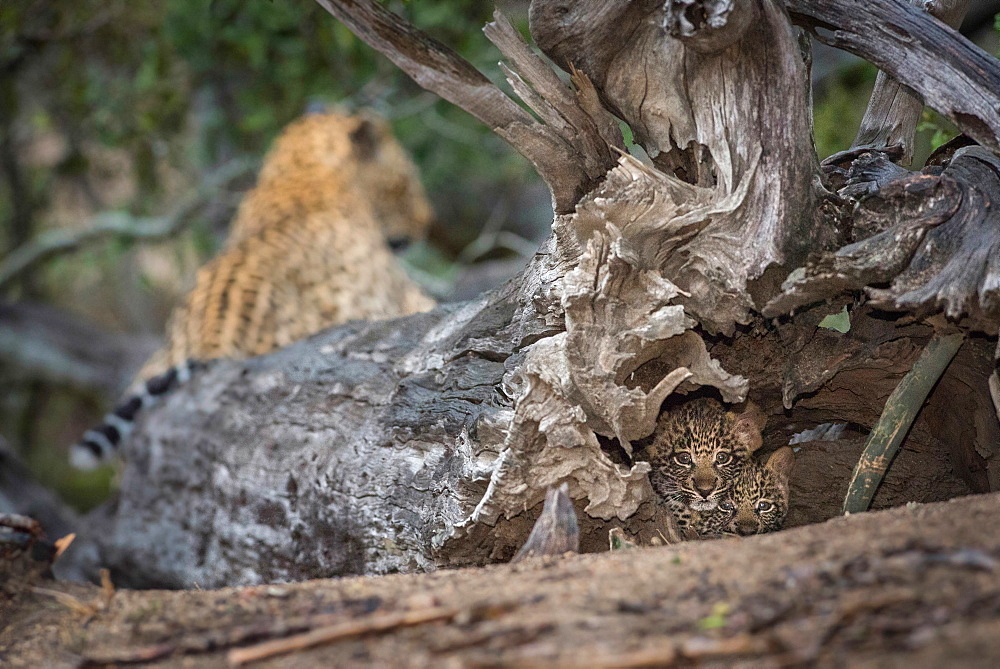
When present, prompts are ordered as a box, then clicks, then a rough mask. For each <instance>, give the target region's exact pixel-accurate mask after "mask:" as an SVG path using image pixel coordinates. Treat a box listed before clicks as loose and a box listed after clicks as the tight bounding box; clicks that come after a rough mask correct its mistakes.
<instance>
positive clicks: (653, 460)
mask: <svg viewBox="0 0 1000 669" xmlns="http://www.w3.org/2000/svg"><path fill="white" fill-rule="evenodd" d="M760 445H761V435H760V425H759V424H758V414H757V413H756V412H755V411H752V410H748V411H746V412H745V413H743V414H735V413H732V412H729V411H726V410H725V409H724V408H723V406H722V405H721V404H720V403H719V402H717V401H716V400H713V399H698V400H693V401H690V402H687V403H685V404H683V405H682V406H680V407H679V408H677V409H675V410H673V411H669V412H667V413H664V414H663V415H661V416H660V419H659V421H658V423H657V426H656V430H655V431H654V433H653V437H652V440H651V442H650V445H649V446H648V447H646V449H645V450H644V453H642V454H640V458H645V459H646V460H648V461H649V463H650V465H652V469H651V471H650V474H649V480H650V483H651V484H652V486H653V490H654V491H655V492H656V493H657V495H659V497H660V498H661V499H662V500H663V502H664V503H665V504H666V505H667V507H668V508H669V509H670V511H671V513H673V515H674V517H675V519H676V520H677V524H678V526H679V527H680V528H681V529H686V528H688V527H689V526H690V525H691V523H692V519H694V518H696V517H697V514H698V513H699V512H703V511H711V510H712V509H715V508H716V507H717V506H718V505H719V503H720V502H721V501H722V500H723V499H725V496H726V493H727V491H728V490H729V487H730V485H731V484H732V482H733V480H734V479H735V478H736V476H737V475H738V474H739V473H740V472H741V471H742V469H743V467H744V466H745V465H746V463H747V462H748V461H749V459H750V455H751V453H753V451H755V450H756V449H757V448H759V447H760Z"/></svg>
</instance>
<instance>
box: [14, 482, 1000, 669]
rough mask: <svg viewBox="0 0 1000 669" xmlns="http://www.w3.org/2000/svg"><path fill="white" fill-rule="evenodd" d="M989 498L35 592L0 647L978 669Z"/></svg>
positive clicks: (991, 568)
mask: <svg viewBox="0 0 1000 669" xmlns="http://www.w3.org/2000/svg"><path fill="white" fill-rule="evenodd" d="M998 503H1000V497H998V496H997V495H996V494H992V495H984V496H979V497H966V498H964V499H961V500H955V501H953V502H950V503H946V504H934V505H926V506H921V505H915V506H912V507H910V508H899V509H893V510H891V511H886V512H879V513H869V514H858V515H853V516H849V517H841V518H837V519H835V520H832V521H829V522H827V523H824V524H822V525H812V526H810V527H804V528H798V529H795V530H788V531H785V532H782V533H780V534H774V535H767V536H761V537H753V538H748V539H727V540H720V541H709V542H699V543H687V544H683V545H681V546H671V547H664V548H655V549H633V550H623V551H616V552H614V553H605V554H603V555H583V556H572V557H568V558H557V559H552V558H541V559H533V560H527V561H525V562H522V563H520V564H517V565H498V566H492V567H487V568H480V569H468V570H460V571H443V572H438V573H436V574H420V575H408V576H394V577H387V578H348V579H339V580H332V581H315V582H309V583H300V584H295V585H284V586H261V587H252V588H243V589H236V590H226V591H208V592H198V591H188V592H156V591H154V592H129V591H118V592H117V593H116V594H115V595H114V599H113V600H112V602H111V605H110V606H107V607H101V606H95V607H94V609H95V610H94V612H93V613H92V614H91V615H90V616H89V617H86V618H85V617H83V616H81V614H80V613H78V612H76V611H75V610H73V609H71V608H69V604H68V603H60V601H58V600H56V599H55V598H54V597H53V596H51V595H49V594H43V593H40V594H36V595H34V597H33V598H32V599H30V600H29V601H27V602H25V603H24V605H23V606H22V608H21V609H20V611H19V612H18V613H17V614H16V615H15V616H14V618H13V624H11V625H10V626H8V627H6V628H5V629H3V630H0V649H3V652H4V659H5V660H6V661H8V662H10V663H11V665H12V666H34V667H40V666H61V665H63V664H74V665H79V664H83V665H84V666H103V665H116V666H121V665H123V664H126V663H141V664H142V666H154V667H180V666H191V665H192V664H194V665H197V666H199V667H225V666H227V657H228V658H229V659H230V660H231V661H236V660H244V659H246V658H261V659H263V658H272V659H271V662H272V664H270V665H260V666H310V667H312V666H345V665H349V666H402V667H440V666H518V667H524V666H529V667H532V666H539V667H543V666H544V667H552V666H625V667H627V666H674V665H680V666H690V665H691V664H697V663H699V662H701V663H719V664H725V665H726V666H730V665H736V666H742V665H743V664H748V665H749V664H753V665H762V666H771V665H779V664H780V665H795V666H815V665H819V666H831V665H847V666H886V665H887V664H893V665H905V666H911V667H942V666H949V667H954V666H996V665H997V664H998V663H1000V648H998V646H997V644H996V638H997V634H1000V608H998V603H1000V578H998V577H997V576H998V572H1000V515H998V514H997V513H996V508H997V504H998ZM53 588H57V589H58V590H60V591H62V592H65V593H67V594H68V595H70V596H72V598H74V599H75V600H77V601H78V602H80V604H81V605H88V604H90V603H91V602H98V603H99V602H100V590H99V589H98V588H97V587H93V586H77V585H69V584H67V585H59V586H50V587H49V588H47V589H53ZM275 650H277V651H281V652H284V653H285V654H284V655H282V656H275V655H273V653H274V652H275ZM228 666H231V665H228ZM249 666H258V665H254V664H251V665H249Z"/></svg>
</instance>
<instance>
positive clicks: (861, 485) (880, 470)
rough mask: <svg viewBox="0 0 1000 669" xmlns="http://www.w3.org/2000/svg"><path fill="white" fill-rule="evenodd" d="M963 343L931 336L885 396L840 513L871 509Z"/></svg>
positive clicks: (955, 337)
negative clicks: (929, 396)
mask: <svg viewBox="0 0 1000 669" xmlns="http://www.w3.org/2000/svg"><path fill="white" fill-rule="evenodd" d="M964 339H965V335H964V334H962V333H957V334H949V335H939V334H937V335H934V337H932V338H931V340H930V342H929V343H928V344H927V348H925V349H924V350H923V352H922V353H921V354H920V357H919V358H918V359H917V362H916V363H914V365H913V369H911V370H910V371H909V372H908V373H907V374H906V376H904V377H903V380H902V381H900V382H899V385H898V386H896V389H895V390H893V391H892V394H891V395H889V399H888V400H886V403H885V409H883V410H882V416H881V417H880V418H879V420H878V423H877V424H876V425H875V427H874V428H873V429H872V432H871V434H870V435H868V441H867V442H865V450H864V452H862V453H861V458H860V459H859V460H858V464H857V466H856V467H855V468H854V475H853V476H852V477H851V484H850V485H849V486H848V488H847V497H845V498H844V513H859V512H861V511H867V510H868V507H869V506H871V503H872V497H874V496H875V490H877V489H878V486H879V484H880V483H881V482H882V478H883V477H884V476H885V472H886V470H887V469H889V464H890V463H891V462H892V459H893V458H894V457H895V456H896V452H897V451H898V450H899V445H900V444H901V443H903V437H905V436H906V433H907V432H909V430H910V425H912V424H913V419H914V418H916V416H917V413H918V412H919V411H920V407H922V406H923V404H924V400H925V399H927V394H928V393H929V392H930V391H931V388H933V387H934V384H935V383H937V381H938V379H939V378H941V374H943V373H944V370H945V369H946V368H947V367H948V363H949V362H951V359H952V358H954V357H955V353H956V352H957V351H958V347H959V346H961V345H962V341H964Z"/></svg>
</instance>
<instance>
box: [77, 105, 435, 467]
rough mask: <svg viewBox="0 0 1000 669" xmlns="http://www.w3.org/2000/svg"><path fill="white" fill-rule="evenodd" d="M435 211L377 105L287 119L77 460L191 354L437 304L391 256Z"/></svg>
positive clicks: (150, 397) (108, 441)
mask: <svg viewBox="0 0 1000 669" xmlns="http://www.w3.org/2000/svg"><path fill="white" fill-rule="evenodd" d="M431 216H432V212H431V208H430V205H429V204H428V202H427V198H426V196H425V195H424V190H423V187H422V186H421V185H420V180H419V178H418V176H417V171H416V168H415V167H414V165H413V164H412V163H411V162H410V159H409V158H408V157H407V155H406V152H405V151H404V150H403V148H402V147H401V146H400V145H399V143H398V142H397V141H396V140H395V138H394V137H393V135H392V132H391V130H390V128H389V125H388V124H387V123H386V122H385V121H383V120H381V119H378V118H376V117H373V116H369V115H358V116H347V115H343V114H337V113H328V114H309V115H306V116H304V117H302V118H300V119H298V120H297V121H295V122H293V123H292V124H290V125H289V126H288V127H287V128H285V130H284V131H283V132H282V134H281V136H280V137H279V138H278V139H277V140H276V141H275V143H274V146H273V147H272V148H271V150H270V151H269V152H268V154H267V156H266V158H265V159H264V165H263V167H262V168H261V171H260V175H259V176H258V180H257V185H256V187H255V188H254V189H253V190H252V191H251V192H250V193H248V194H247V196H246V197H245V198H244V200H243V202H242V203H241V205H240V208H239V212H238V213H237V216H236V219H235V220H234V221H233V224H232V226H231V228H230V233H229V238H228V240H227V243H226V247H225V248H224V249H223V250H222V251H221V252H220V253H219V255H218V256H216V257H215V258H214V259H213V260H211V261H210V262H209V263H207V264H206V265H205V266H204V267H202V268H201V269H200V270H199V271H198V276H197V278H196V280H195V285H194V288H193V289H192V290H191V292H190V293H188V295H187V296H186V297H185V298H184V300H183V302H182V303H181V304H180V305H178V306H177V308H176V309H175V310H174V312H173V314H171V317H170V322H169V324H168V326H167V343H166V346H165V347H164V348H163V349H162V350H161V351H159V352H158V353H156V354H155V355H154V356H153V357H152V358H151V359H150V360H149V361H148V362H147V363H146V365H145V366H144V367H143V369H142V371H140V373H139V379H140V381H139V383H137V384H136V390H135V391H134V394H132V395H131V396H129V397H128V398H126V399H125V400H124V402H123V403H122V404H121V405H119V407H118V408H117V409H115V410H114V411H113V412H111V413H109V414H108V415H107V416H106V417H105V419H104V424H103V425H100V426H98V427H96V428H94V429H93V430H90V431H89V432H88V433H87V434H86V435H85V437H84V438H83V439H82V440H81V441H80V442H78V443H77V444H75V445H74V447H73V450H72V458H73V462H74V464H75V465H76V466H78V467H80V468H89V467H92V466H95V465H96V464H99V463H100V462H101V461H102V460H106V459H109V458H110V457H111V456H113V455H114V453H115V451H116V450H117V447H118V443H119V442H120V441H121V439H122V438H123V437H124V436H125V435H126V434H127V433H128V431H129V430H130V429H131V426H132V422H133V420H134V418H135V415H136V412H137V411H138V410H139V409H140V408H142V407H145V406H148V405H149V404H150V403H151V402H153V401H154V400H155V399H156V398H157V397H158V396H159V395H162V394H163V393H165V392H167V391H168V390H170V389H172V388H174V387H175V386H176V385H178V384H179V383H183V382H184V381H185V380H186V378H187V376H188V375H189V373H190V371H191V370H192V369H193V368H194V367H195V366H196V365H194V364H193V363H192V362H191V361H208V360H212V359H216V358H246V357H250V356H255V355H262V354H264V353H269V352H271V351H273V350H275V349H278V348H281V347H283V346H287V345H288V344H291V343H292V342H295V341H298V340H300V339H303V338H305V337H307V336H309V335H311V334H313V333H315V332H318V331H319V330H321V329H323V328H325V327H330V326H332V325H337V324H340V323H344V322H346V321H349V320H355V319H361V320H374V319H380V318H395V317H398V316H405V315H407V314H412V313H415V312H418V311H425V310H427V309H430V308H432V307H433V306H434V301H433V300H431V299H430V298H429V297H428V296H427V295H425V294H424V292H423V291H422V290H421V289H420V288H419V287H418V286H417V285H416V284H415V283H414V282H413V281H411V280H410V279H409V278H408V277H407V276H406V274H405V273H404V271H403V268H402V267H401V266H400V264H399V262H398V261H397V260H396V258H395V257H394V256H393V249H394V248H396V247H397V246H398V245H399V243H400V242H402V241H404V240H407V239H414V238H421V237H423V235H424V233H425V231H426V228H427V226H428V224H429V223H430V220H431Z"/></svg>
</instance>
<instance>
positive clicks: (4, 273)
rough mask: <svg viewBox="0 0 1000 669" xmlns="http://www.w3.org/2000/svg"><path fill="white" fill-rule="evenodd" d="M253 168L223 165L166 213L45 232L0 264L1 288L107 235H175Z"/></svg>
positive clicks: (105, 217) (109, 215)
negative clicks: (198, 211)
mask: <svg viewBox="0 0 1000 669" xmlns="http://www.w3.org/2000/svg"><path fill="white" fill-rule="evenodd" d="M254 167H255V164H254V163H252V162H248V161H243V160H235V161H232V162H230V163H228V164H226V165H224V166H222V167H220V168H219V169H218V170H216V171H215V172H214V173H212V174H211V175H209V176H208V177H206V178H205V179H203V180H202V181H201V184H200V185H199V186H198V188H197V189H195V191H194V192H193V193H192V194H190V195H189V196H187V197H186V198H185V199H184V200H183V201H182V202H181V204H180V205H179V206H178V207H176V208H175V209H174V211H173V212H171V213H169V214H167V215H165V216H152V217H139V218H136V217H134V216H130V215H129V214H126V213H124V212H105V213H102V214H98V215H97V216H95V217H94V218H93V220H92V222H91V224H90V225H88V226H87V227H84V228H82V229H77V228H58V229H55V230H50V231H48V232H45V233H42V234H41V235H39V236H38V237H36V238H35V239H34V240H32V241H31V242H28V243H27V244H25V245H23V246H21V247H19V248H17V249H15V250H14V251H13V252H12V253H11V254H10V255H8V256H7V258H6V259H4V261H3V262H2V263H0V290H4V289H6V288H8V287H9V286H10V284H11V282H12V281H14V280H15V279H16V278H17V277H19V276H21V275H22V274H24V273H26V272H28V271H31V270H32V269H34V268H35V267H37V266H38V265H39V264H41V263H43V262H45V261H47V260H49V259H51V258H54V257H55V256H58V255H62V254H65V253H72V252H75V251H77V250H79V249H80V248H82V247H84V246H87V245H90V244H94V243H97V242H100V241H103V240H105V239H108V238H112V237H118V238H124V239H132V240H141V241H157V240H161V239H165V238H167V237H170V236H172V235H175V234H177V233H178V232H179V231H181V230H182V229H184V227H185V226H186V225H188V224H189V223H190V222H191V220H192V216H193V214H194V212H196V211H197V210H198V209H199V208H200V207H202V206H204V205H205V203H206V201H208V200H211V199H212V198H217V197H218V192H219V189H220V188H222V187H224V186H225V185H226V184H228V183H230V182H231V181H233V180H234V179H237V178H239V177H241V176H243V175H245V174H249V173H250V172H252V171H253V169H254Z"/></svg>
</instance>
